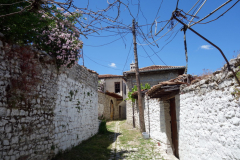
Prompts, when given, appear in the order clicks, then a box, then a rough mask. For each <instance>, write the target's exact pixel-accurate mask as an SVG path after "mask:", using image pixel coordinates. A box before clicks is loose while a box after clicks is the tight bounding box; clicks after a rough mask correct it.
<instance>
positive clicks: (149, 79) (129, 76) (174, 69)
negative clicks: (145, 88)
mask: <svg viewBox="0 0 240 160" xmlns="http://www.w3.org/2000/svg"><path fill="white" fill-rule="evenodd" d="M134 68H135V66H134V63H131V64H130V71H126V72H124V73H123V74H124V77H125V78H126V80H127V94H128V92H129V91H131V90H132V88H133V86H134V85H136V75H135V69H134ZM184 70H185V67H184V66H161V65H153V66H148V67H143V68H139V76H140V83H141V84H143V85H145V84H146V83H149V84H150V86H151V87H152V86H154V85H157V84H158V82H163V81H167V80H170V79H173V78H176V77H177V76H178V75H181V74H183V73H184ZM132 106H134V107H132ZM126 108H127V123H129V124H132V125H134V126H136V127H137V128H138V127H139V119H138V118H139V117H138V116H136V114H138V108H137V107H136V106H135V105H134V104H132V102H131V101H130V100H128V101H127V104H126ZM135 112H137V113H136V114H134V113H135Z"/></svg>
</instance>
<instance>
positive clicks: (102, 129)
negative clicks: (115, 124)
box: [98, 120, 108, 134]
mask: <svg viewBox="0 0 240 160" xmlns="http://www.w3.org/2000/svg"><path fill="white" fill-rule="evenodd" d="M107 132H108V130H107V122H106V120H102V122H101V123H100V126H99V129H98V133H99V134H106V133H107Z"/></svg>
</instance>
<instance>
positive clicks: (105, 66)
mask: <svg viewBox="0 0 240 160" xmlns="http://www.w3.org/2000/svg"><path fill="white" fill-rule="evenodd" d="M85 57H87V58H88V59H89V60H91V61H92V62H94V63H96V64H98V65H100V66H103V67H106V68H110V69H114V70H120V71H121V69H117V68H112V67H109V66H105V65H103V64H100V63H98V62H96V61H94V60H92V59H91V58H89V57H88V56H86V55H85Z"/></svg>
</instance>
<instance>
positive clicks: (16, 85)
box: [0, 41, 98, 160]
mask: <svg viewBox="0 0 240 160" xmlns="http://www.w3.org/2000/svg"><path fill="white" fill-rule="evenodd" d="M0 44H2V43H1V41H0ZM2 47H3V46H2V45H1V46H0V159H6V160H8V159H32V160H33V159H34V160H38V159H41V160H45V159H51V157H53V156H54V155H55V154H56V153H57V152H59V151H64V150H65V149H67V148H71V147H72V146H75V145H77V144H79V143H80V142H81V141H82V140H85V139H87V138H89V137H91V136H92V135H94V134H96V133H97V130H98V120H97V114H98V113H97V112H98V110H97V106H98V96H97V74H94V73H90V72H89V71H88V70H87V69H85V68H83V67H80V66H78V65H77V66H76V67H73V68H72V69H64V70H63V69H62V70H60V71H58V70H57V69H56V66H55V65H54V64H53V60H52V59H51V58H50V57H48V56H47V55H46V54H44V53H43V52H39V51H36V50H34V49H28V50H23V48H18V47H17V46H14V49H16V50H17V51H18V50H19V51H24V52H23V53H24V54H23V55H22V54H21V55H20V54H19V53H18V52H17V51H15V52H12V53H10V52H5V51H4V50H3V49H2ZM28 52H29V53H30V54H28ZM29 55H33V56H29Z"/></svg>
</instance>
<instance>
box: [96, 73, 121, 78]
mask: <svg viewBox="0 0 240 160" xmlns="http://www.w3.org/2000/svg"><path fill="white" fill-rule="evenodd" d="M121 77H123V76H121V75H112V74H102V75H98V78H121Z"/></svg>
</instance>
